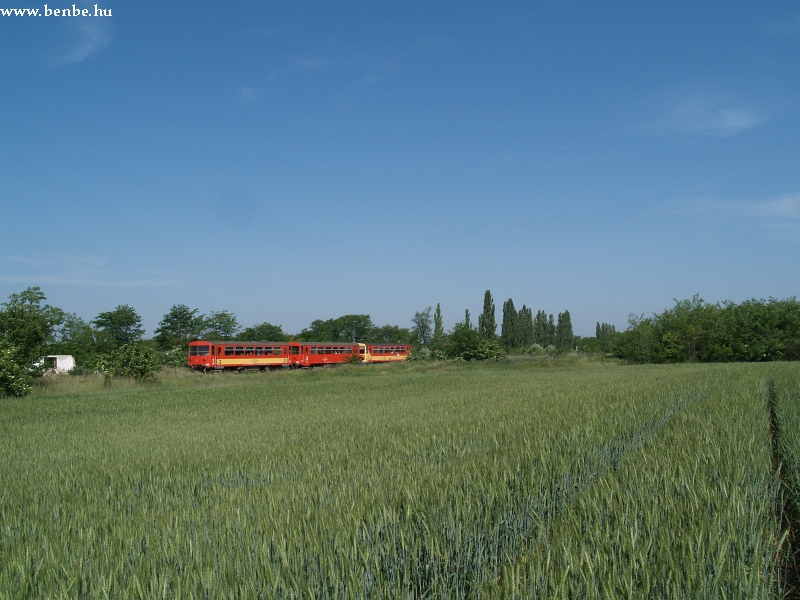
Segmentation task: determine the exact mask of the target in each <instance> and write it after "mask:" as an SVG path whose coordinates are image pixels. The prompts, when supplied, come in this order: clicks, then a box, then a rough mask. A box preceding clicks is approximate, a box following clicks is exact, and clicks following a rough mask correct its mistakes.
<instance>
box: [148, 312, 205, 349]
mask: <svg viewBox="0 0 800 600" xmlns="http://www.w3.org/2000/svg"><path fill="white" fill-rule="evenodd" d="M197 312H198V311H197V309H196V308H189V307H188V306H186V305H185V304H175V305H173V306H172V308H170V309H169V312H168V313H167V314H165V315H164V318H163V319H161V322H160V323H159V324H158V328H157V329H156V330H155V334H156V336H155V338H153V339H154V340H155V341H156V343H157V344H158V347H159V348H161V349H162V350H169V349H171V348H182V347H183V346H186V345H187V344H188V343H189V342H191V341H192V340H197V339H200V337H201V336H202V334H203V329H204V322H205V320H204V317H203V315H198V314H197Z"/></svg>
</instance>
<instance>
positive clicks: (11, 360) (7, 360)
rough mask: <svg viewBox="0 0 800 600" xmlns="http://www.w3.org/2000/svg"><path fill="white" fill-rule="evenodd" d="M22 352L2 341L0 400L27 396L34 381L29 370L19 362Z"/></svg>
mask: <svg viewBox="0 0 800 600" xmlns="http://www.w3.org/2000/svg"><path fill="white" fill-rule="evenodd" d="M19 354H20V351H19V349H18V348H16V347H15V346H14V345H13V344H11V343H10V342H8V341H7V340H3V339H0V398H2V397H3V396H17V397H21V396H27V395H28V394H30V393H31V390H32V388H31V381H32V379H33V377H32V375H31V372H30V371H29V369H28V368H27V367H26V366H24V365H22V364H20V363H19V362H18V358H17V357H18V356H19Z"/></svg>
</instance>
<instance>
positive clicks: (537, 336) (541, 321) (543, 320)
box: [533, 310, 556, 347]
mask: <svg viewBox="0 0 800 600" xmlns="http://www.w3.org/2000/svg"><path fill="white" fill-rule="evenodd" d="M533 341H534V342H535V343H537V344H539V345H540V346H545V347H546V346H555V342H556V326H555V324H554V323H553V315H550V317H549V318H548V316H547V313H546V312H545V311H543V310H540V311H537V313H536V318H535V319H534V321H533Z"/></svg>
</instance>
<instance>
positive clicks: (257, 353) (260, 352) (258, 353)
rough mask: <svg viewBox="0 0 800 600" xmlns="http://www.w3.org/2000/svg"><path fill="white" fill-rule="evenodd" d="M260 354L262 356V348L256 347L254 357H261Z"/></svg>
mask: <svg viewBox="0 0 800 600" xmlns="http://www.w3.org/2000/svg"><path fill="white" fill-rule="evenodd" d="M262 354H264V348H262V347H261V346H256V356H261V355H262Z"/></svg>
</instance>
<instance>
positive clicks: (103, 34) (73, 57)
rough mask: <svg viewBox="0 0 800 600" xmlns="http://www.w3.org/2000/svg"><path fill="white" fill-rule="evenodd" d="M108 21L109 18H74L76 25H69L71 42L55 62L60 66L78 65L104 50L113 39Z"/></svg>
mask: <svg viewBox="0 0 800 600" xmlns="http://www.w3.org/2000/svg"><path fill="white" fill-rule="evenodd" d="M109 19H110V17H75V21H77V23H75V22H73V23H70V25H71V26H72V27H73V28H74V29H73V30H72V36H71V37H72V41H71V42H70V43H69V44H67V45H66V48H65V49H64V50H63V52H62V54H61V55H60V56H59V57H58V58H57V59H56V62H57V63H58V64H62V65H65V64H74V63H79V62H83V61H84V60H86V59H87V58H89V57H90V56H91V55H92V54H95V53H97V52H100V51H101V50H104V49H105V48H106V47H107V46H108V45H109V44H110V43H111V39H112V37H113V34H112V31H111V24H110V23H109Z"/></svg>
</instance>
